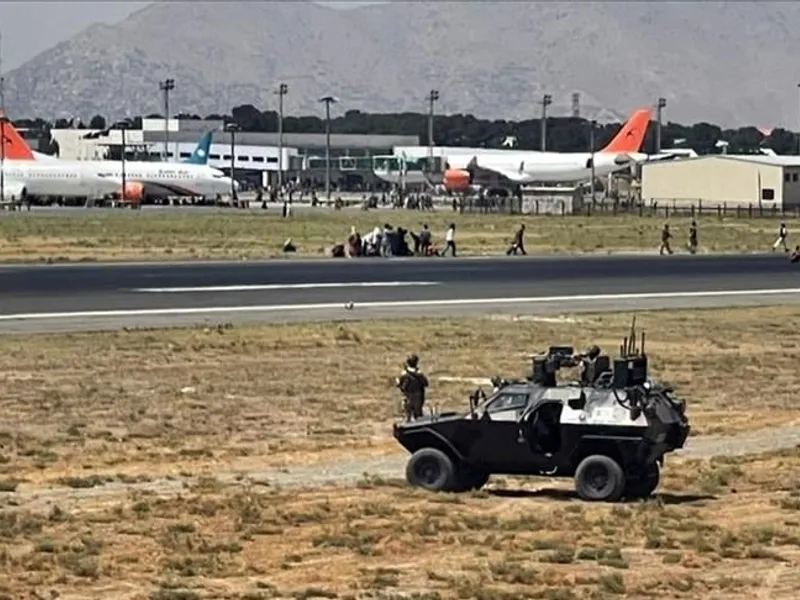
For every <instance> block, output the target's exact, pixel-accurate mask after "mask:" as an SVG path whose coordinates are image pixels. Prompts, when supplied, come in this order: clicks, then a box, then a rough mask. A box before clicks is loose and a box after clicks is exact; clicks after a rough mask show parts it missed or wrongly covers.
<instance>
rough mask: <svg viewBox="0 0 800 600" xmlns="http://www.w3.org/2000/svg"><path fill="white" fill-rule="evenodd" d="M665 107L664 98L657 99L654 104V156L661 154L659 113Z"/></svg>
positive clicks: (665, 100) (665, 101)
mask: <svg viewBox="0 0 800 600" xmlns="http://www.w3.org/2000/svg"><path fill="white" fill-rule="evenodd" d="M666 106H667V99H666V98H659V99H658V104H656V154H661V111H662V110H664V108H666Z"/></svg>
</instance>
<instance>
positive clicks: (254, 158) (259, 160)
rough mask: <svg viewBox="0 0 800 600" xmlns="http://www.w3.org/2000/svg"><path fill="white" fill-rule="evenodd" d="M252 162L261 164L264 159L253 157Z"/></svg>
mask: <svg viewBox="0 0 800 600" xmlns="http://www.w3.org/2000/svg"><path fill="white" fill-rule="evenodd" d="M253 162H260V163H263V162H264V157H263V156H254V157H253Z"/></svg>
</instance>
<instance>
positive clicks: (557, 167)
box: [442, 108, 666, 192]
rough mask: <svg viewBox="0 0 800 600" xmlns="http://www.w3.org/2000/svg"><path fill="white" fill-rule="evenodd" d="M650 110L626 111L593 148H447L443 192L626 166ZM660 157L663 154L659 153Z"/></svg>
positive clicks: (584, 176) (584, 175) (561, 179)
mask: <svg viewBox="0 0 800 600" xmlns="http://www.w3.org/2000/svg"><path fill="white" fill-rule="evenodd" d="M652 113H653V111H652V109H650V108H643V109H640V110H637V111H636V112H634V113H633V115H631V117H630V119H628V121H627V122H626V123H625V124H624V125H623V126H622V129H620V131H619V133H617V135H616V136H614V139H612V140H611V141H610V142H609V143H608V144H607V145H606V146H605V147H604V148H602V149H601V150H598V151H597V152H594V153H591V152H535V151H517V150H494V151H479V152H476V153H461V152H459V153H457V154H456V153H453V154H452V155H448V156H447V157H446V168H445V172H444V176H443V180H442V183H443V185H444V188H445V189H447V190H449V191H455V192H466V191H479V190H480V188H481V187H485V186H486V185H491V184H499V185H502V184H509V183H510V184H511V185H526V184H531V183H552V182H558V183H573V182H578V181H588V180H589V179H591V177H592V167H593V166H594V175H595V177H603V176H605V175H608V174H609V173H614V172H616V171H620V170H622V169H626V168H630V165H631V163H632V162H637V159H640V157H642V156H645V155H642V154H640V153H639V149H640V148H641V145H642V142H644V137H645V134H646V133H647V126H648V125H649V123H650V118H651V116H652ZM664 158H666V156H665V157H664Z"/></svg>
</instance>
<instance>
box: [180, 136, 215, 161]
mask: <svg viewBox="0 0 800 600" xmlns="http://www.w3.org/2000/svg"><path fill="white" fill-rule="evenodd" d="M212 136H213V132H211V131H207V132H206V133H204V134H203V137H201V138H200V141H199V142H198V143H197V147H196V148H195V149H194V152H192V155H191V156H190V157H189V158H187V159H186V160H185V161H183V162H186V163H189V164H192V165H205V164H208V152H209V150H210V149H211V138H212Z"/></svg>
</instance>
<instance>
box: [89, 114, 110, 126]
mask: <svg viewBox="0 0 800 600" xmlns="http://www.w3.org/2000/svg"><path fill="white" fill-rule="evenodd" d="M105 128H106V119H105V117H103V116H102V115H95V116H93V117H92V120H91V121H89V129H105Z"/></svg>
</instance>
